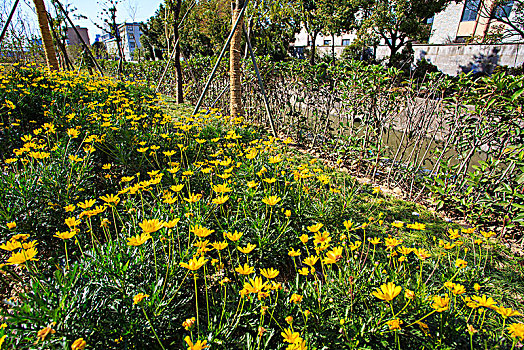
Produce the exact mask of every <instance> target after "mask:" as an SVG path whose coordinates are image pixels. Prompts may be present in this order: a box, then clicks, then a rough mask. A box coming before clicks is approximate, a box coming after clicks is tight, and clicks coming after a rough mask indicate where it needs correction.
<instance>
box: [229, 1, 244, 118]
mask: <svg viewBox="0 0 524 350" xmlns="http://www.w3.org/2000/svg"><path fill="white" fill-rule="evenodd" d="M243 7H244V0H232V1H231V14H232V16H231V23H232V26H233V25H234V24H235V23H236V22H237V20H238V26H237V27H236V30H235V32H234V34H233V37H232V38H231V43H230V45H229V89H230V100H229V104H230V106H229V107H230V114H231V116H238V115H241V114H242V81H241V71H240V59H241V57H242V53H241V45H242V27H243V18H240V15H241V11H242V8H243Z"/></svg>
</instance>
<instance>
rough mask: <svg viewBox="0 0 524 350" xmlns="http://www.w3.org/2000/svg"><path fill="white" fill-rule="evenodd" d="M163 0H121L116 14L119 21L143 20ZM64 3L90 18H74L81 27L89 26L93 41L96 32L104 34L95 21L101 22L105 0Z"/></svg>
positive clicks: (90, 36)
mask: <svg viewBox="0 0 524 350" xmlns="http://www.w3.org/2000/svg"><path fill="white" fill-rule="evenodd" d="M162 2H163V0H142V1H140V0H121V1H120V4H119V5H118V7H117V11H116V16H117V22H119V23H121V22H133V21H134V22H142V21H146V20H147V19H148V18H149V17H151V16H153V15H154V14H155V11H156V10H157V9H158V6H159V5H160V3H162ZM62 3H63V4H70V6H72V7H76V8H77V11H76V13H78V14H82V15H84V16H86V17H87V18H88V19H84V20H73V22H75V24H77V25H80V26H81V27H87V29H88V31H89V39H90V40H91V42H93V41H94V40H95V35H96V34H102V32H101V30H100V29H98V28H97V27H96V26H95V25H94V24H93V22H95V23H100V22H101V20H100V18H99V16H100V12H101V10H102V8H103V5H102V4H103V3H104V1H97V0H68V1H64V0H62Z"/></svg>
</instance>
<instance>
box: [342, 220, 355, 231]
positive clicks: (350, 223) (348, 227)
mask: <svg viewBox="0 0 524 350" xmlns="http://www.w3.org/2000/svg"><path fill="white" fill-rule="evenodd" d="M343 224H344V227H345V228H346V230H351V228H352V227H353V221H351V220H345V221H344V222H343Z"/></svg>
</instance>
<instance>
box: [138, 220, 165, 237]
mask: <svg viewBox="0 0 524 350" xmlns="http://www.w3.org/2000/svg"><path fill="white" fill-rule="evenodd" d="M138 226H140V227H141V228H142V230H143V231H144V233H150V234H151V233H153V232H156V231H158V230H160V229H161V228H162V226H163V225H162V223H161V222H160V221H159V220H158V219H151V220H144V221H142V222H141V223H140V224H138Z"/></svg>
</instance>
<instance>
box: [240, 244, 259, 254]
mask: <svg viewBox="0 0 524 350" xmlns="http://www.w3.org/2000/svg"><path fill="white" fill-rule="evenodd" d="M255 248H256V245H254V244H251V243H249V244H248V245H247V246H246V247H245V248H242V247H237V249H238V250H240V251H241V252H242V253H244V254H249V253H251V251H252V250H253V249H255Z"/></svg>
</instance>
